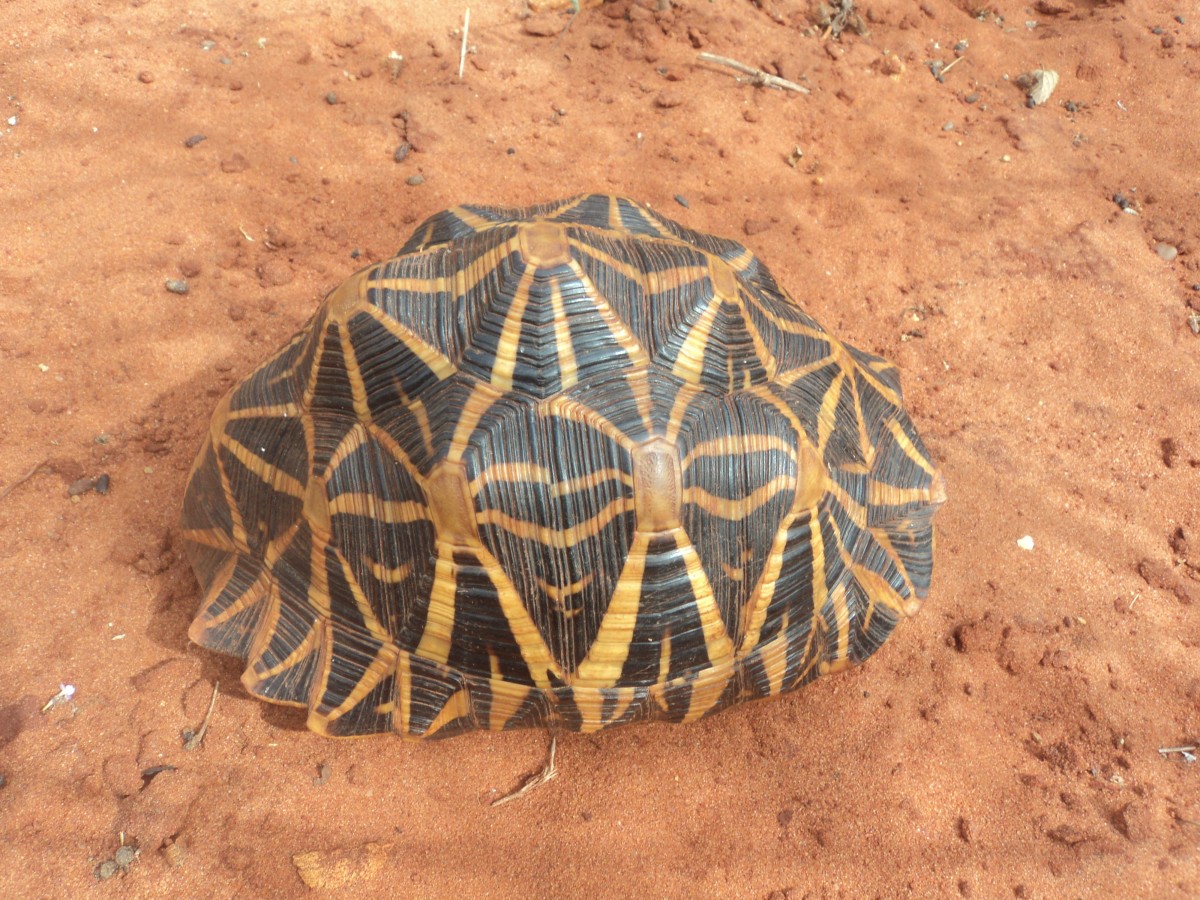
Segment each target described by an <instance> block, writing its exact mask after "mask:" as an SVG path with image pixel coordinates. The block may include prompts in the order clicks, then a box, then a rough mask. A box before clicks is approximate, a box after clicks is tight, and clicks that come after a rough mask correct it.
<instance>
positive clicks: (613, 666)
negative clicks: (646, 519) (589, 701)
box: [571, 532, 650, 688]
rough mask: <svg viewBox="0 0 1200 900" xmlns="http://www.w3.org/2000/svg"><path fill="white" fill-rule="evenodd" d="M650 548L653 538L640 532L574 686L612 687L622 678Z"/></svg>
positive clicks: (575, 678) (573, 681)
mask: <svg viewBox="0 0 1200 900" xmlns="http://www.w3.org/2000/svg"><path fill="white" fill-rule="evenodd" d="M649 547H650V535H648V534H645V533H643V532H637V533H635V535H634V538H633V546H631V547H630V548H629V555H628V556H626V557H625V566H624V568H622V569H621V575H620V577H619V578H618V579H617V587H616V590H614V591H613V595H612V599H611V600H610V601H609V603H608V609H607V610H606V611H605V613H604V618H603V619H601V620H600V628H599V629H598V630H597V632H596V638H595V640H593V641H592V646H591V648H590V649H589V650H588V655H587V658H586V659H584V660H583V662H581V663H580V664H579V665H578V666H577V667H576V669H575V673H574V675H573V676H572V678H571V684H572V686H574V687H584V688H600V687H612V686H613V685H615V684H616V683H617V682H618V681H619V680H620V678H621V670H622V669H623V668H624V667H625V660H626V659H628V658H629V645H630V642H631V641H632V640H633V629H634V626H635V625H636V624H637V616H638V607H639V605H640V604H641V598H642V576H643V574H644V573H645V570H646V553H647V551H648V550H649Z"/></svg>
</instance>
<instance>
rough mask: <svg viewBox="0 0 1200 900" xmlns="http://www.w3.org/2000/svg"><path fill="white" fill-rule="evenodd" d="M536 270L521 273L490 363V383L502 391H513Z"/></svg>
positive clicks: (532, 268)
mask: <svg viewBox="0 0 1200 900" xmlns="http://www.w3.org/2000/svg"><path fill="white" fill-rule="evenodd" d="M536 271H537V270H536V269H534V267H533V266H529V267H528V268H526V269H525V271H524V272H522V273H521V278H520V280H519V281H518V282H517V287H516V290H515V291H514V292H513V298H512V304H511V305H510V306H509V308H508V313H507V315H505V317H504V329H503V330H502V331H501V332H500V338H499V340H498V341H497V342H496V358H495V359H494V360H493V361H492V377H491V383H492V385H493V387H496V388H498V389H499V390H502V391H511V390H512V389H513V372H514V371H515V370H516V367H517V352H518V351H519V350H520V347H521V327H522V323H523V320H524V318H525V309H526V308H527V307H528V306H529V288H530V287H531V286H532V284H533V278H534V274H535V272H536Z"/></svg>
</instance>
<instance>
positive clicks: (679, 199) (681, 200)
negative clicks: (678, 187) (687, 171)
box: [675, 194, 688, 209]
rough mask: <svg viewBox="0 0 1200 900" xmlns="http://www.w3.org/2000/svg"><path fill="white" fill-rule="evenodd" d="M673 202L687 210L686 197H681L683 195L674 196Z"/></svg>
mask: <svg viewBox="0 0 1200 900" xmlns="http://www.w3.org/2000/svg"><path fill="white" fill-rule="evenodd" d="M675 202H676V203H678V204H679V205H680V206H682V207H683V208H684V209H687V208H688V201H687V197H685V196H683V194H676V195H675Z"/></svg>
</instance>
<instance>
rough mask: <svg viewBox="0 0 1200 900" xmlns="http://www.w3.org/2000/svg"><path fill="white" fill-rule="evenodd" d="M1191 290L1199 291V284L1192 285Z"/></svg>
mask: <svg viewBox="0 0 1200 900" xmlns="http://www.w3.org/2000/svg"><path fill="white" fill-rule="evenodd" d="M1192 290H1193V291H1200V283H1197V284H1193V285H1192Z"/></svg>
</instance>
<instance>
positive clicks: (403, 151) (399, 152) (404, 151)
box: [392, 141, 412, 162]
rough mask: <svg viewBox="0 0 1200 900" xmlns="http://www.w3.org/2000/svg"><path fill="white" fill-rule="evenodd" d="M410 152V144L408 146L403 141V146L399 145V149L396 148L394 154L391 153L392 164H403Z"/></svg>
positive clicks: (406, 142)
mask: <svg viewBox="0 0 1200 900" xmlns="http://www.w3.org/2000/svg"><path fill="white" fill-rule="evenodd" d="M411 152H412V144H410V143H409V142H408V141H405V142H404V143H403V144H401V145H400V146H399V147H397V148H396V150H395V152H394V153H392V161H393V162H404V160H405V158H406V157H407V156H408V154H409V153H411Z"/></svg>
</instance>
